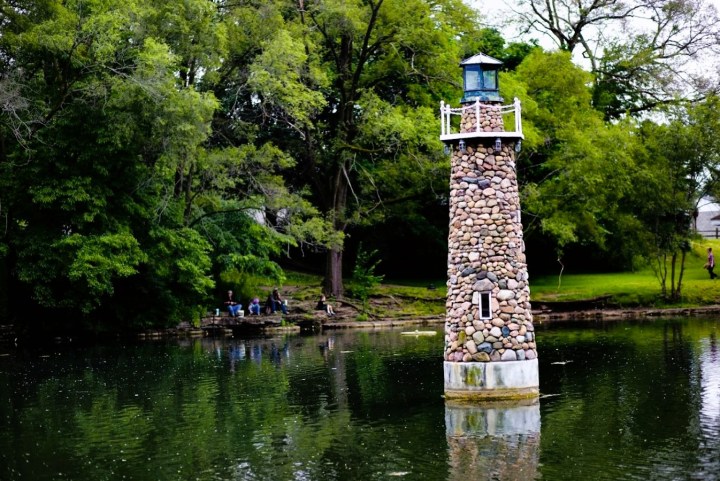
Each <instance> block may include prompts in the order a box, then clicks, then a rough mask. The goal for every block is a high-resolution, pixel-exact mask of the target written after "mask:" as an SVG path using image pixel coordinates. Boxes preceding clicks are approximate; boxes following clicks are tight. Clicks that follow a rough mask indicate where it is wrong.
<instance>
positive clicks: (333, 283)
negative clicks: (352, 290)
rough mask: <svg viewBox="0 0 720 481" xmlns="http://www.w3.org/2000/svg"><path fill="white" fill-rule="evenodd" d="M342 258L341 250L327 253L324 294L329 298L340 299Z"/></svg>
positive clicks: (341, 291) (341, 292)
mask: <svg viewBox="0 0 720 481" xmlns="http://www.w3.org/2000/svg"><path fill="white" fill-rule="evenodd" d="M342 258H343V251H342V249H341V248H332V249H330V250H329V251H328V253H327V260H326V262H325V289H324V292H325V294H327V295H329V296H335V297H342V295H343V291H344V286H343V269H342Z"/></svg>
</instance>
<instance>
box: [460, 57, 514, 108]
mask: <svg viewBox="0 0 720 481" xmlns="http://www.w3.org/2000/svg"><path fill="white" fill-rule="evenodd" d="M501 65H502V62H501V61H500V60H498V59H495V58H492V57H490V56H488V55H485V54H482V53H479V54H477V55H473V56H472V57H470V58H467V59H465V60H463V61H462V62H460V66H461V67H462V68H463V90H464V93H463V98H462V100H461V102H462V103H472V102H476V101H480V102H502V101H503V99H502V98H501V97H500V90H499V87H498V71H499V70H500V66H501Z"/></svg>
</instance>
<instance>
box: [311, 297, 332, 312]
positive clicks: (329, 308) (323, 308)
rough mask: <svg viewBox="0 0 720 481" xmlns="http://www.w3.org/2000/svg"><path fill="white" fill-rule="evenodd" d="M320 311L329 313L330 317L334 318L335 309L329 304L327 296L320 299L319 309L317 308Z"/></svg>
mask: <svg viewBox="0 0 720 481" xmlns="http://www.w3.org/2000/svg"><path fill="white" fill-rule="evenodd" d="M315 309H317V310H318V311H325V312H327V315H328V316H334V315H335V310H334V309H333V306H332V304H328V303H327V298H326V297H325V294H323V295H322V297H320V300H319V301H318V303H317V307H316V308H315Z"/></svg>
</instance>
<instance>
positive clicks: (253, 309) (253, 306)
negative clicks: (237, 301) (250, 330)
mask: <svg viewBox="0 0 720 481" xmlns="http://www.w3.org/2000/svg"><path fill="white" fill-rule="evenodd" d="M248 310H249V311H250V314H251V315H252V314H255V315H256V316H259V315H260V299H259V298H257V297H253V300H252V301H250V305H249V306H248Z"/></svg>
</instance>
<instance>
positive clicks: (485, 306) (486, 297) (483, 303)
mask: <svg viewBox="0 0 720 481" xmlns="http://www.w3.org/2000/svg"><path fill="white" fill-rule="evenodd" d="M479 294H480V295H479V296H478V318H479V319H492V292H490V291H484V292H480V293H479ZM483 311H487V315H483Z"/></svg>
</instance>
